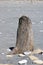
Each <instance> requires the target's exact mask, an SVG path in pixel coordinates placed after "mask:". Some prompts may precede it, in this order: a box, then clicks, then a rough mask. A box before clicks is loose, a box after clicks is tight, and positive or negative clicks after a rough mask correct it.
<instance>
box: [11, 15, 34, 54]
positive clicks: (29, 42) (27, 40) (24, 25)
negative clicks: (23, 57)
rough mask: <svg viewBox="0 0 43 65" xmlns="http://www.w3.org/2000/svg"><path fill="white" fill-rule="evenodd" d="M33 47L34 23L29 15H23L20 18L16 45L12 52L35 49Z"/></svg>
mask: <svg viewBox="0 0 43 65" xmlns="http://www.w3.org/2000/svg"><path fill="white" fill-rule="evenodd" d="M33 49H34V46H33V30H32V23H31V20H30V19H29V18H28V17H26V16H22V17H20V18H19V25H18V29H17V39H16V47H15V48H14V49H13V51H12V54H17V53H23V52H25V51H33Z"/></svg>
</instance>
